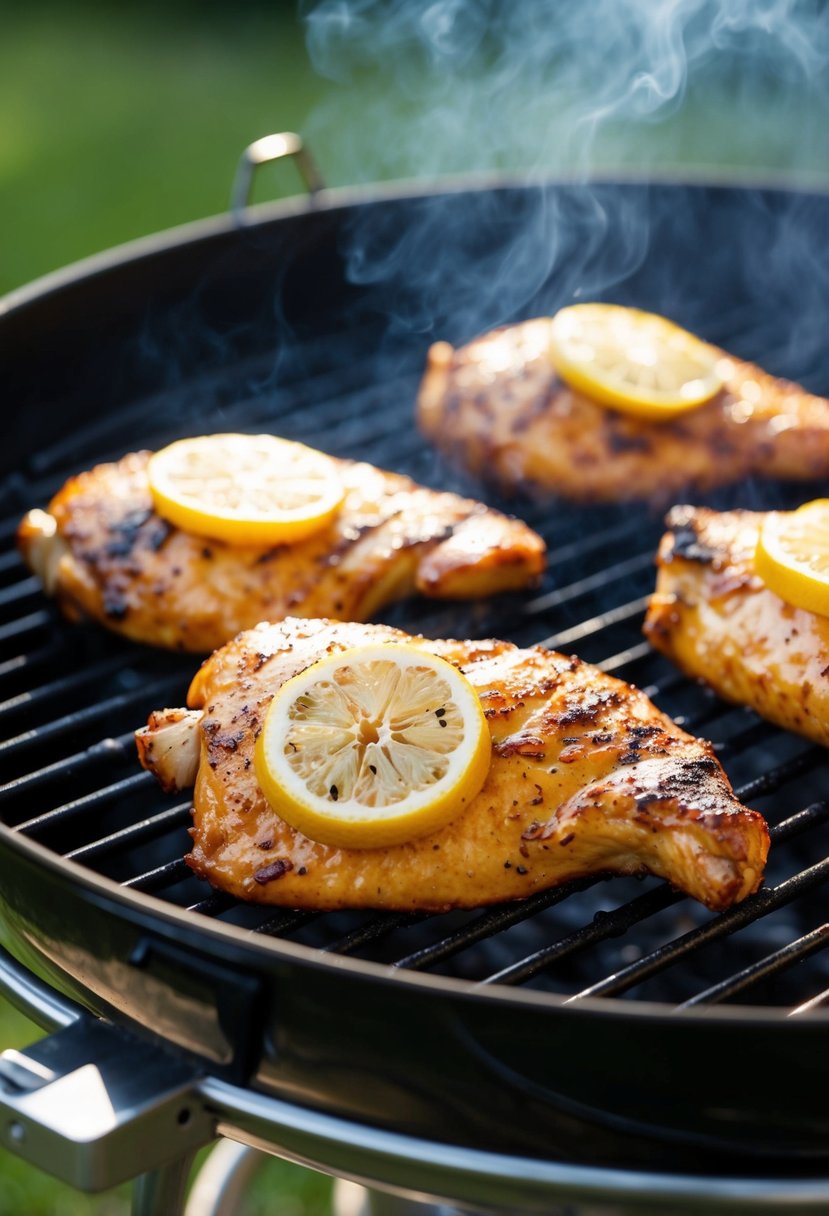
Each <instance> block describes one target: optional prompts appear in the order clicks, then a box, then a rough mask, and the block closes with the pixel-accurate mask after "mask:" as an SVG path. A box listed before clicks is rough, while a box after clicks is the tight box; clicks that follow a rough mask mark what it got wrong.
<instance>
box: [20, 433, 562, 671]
mask: <svg viewBox="0 0 829 1216" xmlns="http://www.w3.org/2000/svg"><path fill="white" fill-rule="evenodd" d="M294 446H299V445H294ZM165 450H166V449H165ZM150 455H151V454H150V453H149V452H137V453H134V454H131V455H128V456H124V457H123V459H121V460H119V461H116V462H115V463H112V464H102V465H98V466H97V467H96V468H94V469H92V470H90V471H89V472H86V473H81V474H80V475H79V476H77V477H73V478H71V479H70V480H69V481H68V482H67V483H66V485H65V486H64V487H63V489H61V490H60V491H59V493H58V494H57V495H56V496H55V497H54V498H53V499H52V501H51V503H50V504H49V507H48V511H42V510H34V511H30V512H29V514H28V515H27V516H26V517H25V519H24V520H23V522H22V524H21V526H20V529H19V532H18V542H19V545H20V549H21V551H22V553H23V556H24V558H25V560H26V561H27V562H28V564H29V565H30V567H31V568H32V569H33V570H34V571H35V572H36V573H37V574H38V575H39V576H40V578H41V580H42V582H43V585H44V588H45V590H46V591H47V592H48V593H49V594H51V595H54V596H55V597H56V598H57V600H58V602H59V604H60V606H61V608H62V610H63V611H64V613H65V614H66V615H67V616H69V617H70V618H73V619H79V618H81V617H89V618H92V619H94V620H97V621H99V622H100V623H101V624H103V625H105V626H107V628H109V629H112V630H114V631H115V632H117V633H120V634H124V635H125V636H127V637H129V638H132V639H134V640H136V641H140V642H147V643H150V644H151V645H156V646H165V647H171V648H175V649H179V650H189V651H195V652H200V653H204V652H207V651H210V650H212V649H214V648H215V647H216V646H220V645H221V644H222V642H224V641H226V640H227V639H228V638H230V637H232V636H233V635H234V634H236V633H238V632H239V630H241V629H245V628H249V627H250V626H252V625H254V624H256V623H257V622H258V621H261V620H280V619H281V618H282V617H284V616H286V615H287V614H288V613H291V614H293V615H295V616H335V617H339V618H341V619H348V620H364V619H367V618H368V617H371V616H372V615H373V614H374V613H376V612H378V611H379V610H380V609H381V608H382V607H383V606H384V605H386V604H388V603H390V602H393V601H395V600H398V599H402V598H404V597H406V596H408V595H410V594H412V593H415V592H416V593H418V594H421V595H425V596H432V597H438V598H447V599H467V598H474V597H478V596H486V595H491V594H493V593H496V592H501V591H508V590H513V589H517V588H523V587H527V586H531V585H533V584H534V583H535V582H536V581H537V579H538V578H539V576H540V574H541V572H542V570H543V568H544V564H545V547H544V542H543V541H542V540H541V538H540V537H539V536H538V535H537V534H536V533H535V532H533V531H532V530H531V529H530V528H528V527H527V526H526V524H524V523H522V522H520V521H519V520H517V519H513V518H511V517H509V516H506V515H502V514H500V513H499V512H497V511H493V510H490V509H489V508H488V507H486V506H484V505H483V504H482V503H480V502H475V501H473V500H471V499H466V498H461V497H459V496H458V495H456V494H449V493H440V492H438V491H435V490H430V489H427V488H425V487H423V486H419V485H417V484H416V483H415V482H413V481H411V480H410V479H409V478H408V477H404V476H401V475H399V474H396V473H388V472H384V471H383V470H381V469H377V468H375V467H374V466H373V465H370V464H365V463H358V462H352V461H346V460H335V459H334V458H329V457H322V456H321V454H319V455H320V457H321V459H324V460H325V461H326V462H327V463H328V464H329V465H330V467H331V470H332V473H333V475H334V476H335V477H336V478H337V479H338V480H339V482H340V483H341V488H342V501H341V505H340V506H339V509H338V510H337V511H336V513H334V514H333V517H332V518H331V519H330V521H329V522H328V523H325V522H323V524H322V526H321V527H320V528H319V529H318V530H317V531H315V532H314V533H313V534H312V535H310V536H307V537H305V538H302V539H299V540H291V541H290V542H289V543H265V542H263V541H261V540H260V541H258V542H256V543H246V544H237V543H232V542H230V541H227V540H219V539H213V538H211V537H206V536H203V535H199V534H197V533H196V532H192V531H185V530H184V529H183V528H182V527H179V526H177V525H176V524H175V523H172V522H171V521H170V520H169V519H168V518H165V517H164V516H162V515H160V514H159V513H158V511H157V510H156V508H155V505H154V499H153V497H152V495H151V492H150V483H149V479H148V462H149V460H150Z"/></svg>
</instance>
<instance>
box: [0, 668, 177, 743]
mask: <svg viewBox="0 0 829 1216" xmlns="http://www.w3.org/2000/svg"><path fill="white" fill-rule="evenodd" d="M177 683H178V680H175V679H173V678H172V677H168V678H167V679H164V680H157V681H155V682H154V683H153V684H148V685H144V686H143V687H142V688H138V689H134V690H132V691H130V692H126V693H119V694H118V695H117V696H114V697H109V698H107V700H105V701H99V702H98V703H97V704H95V705H89V706H85V707H84V708H83V709H77V710H74V711H73V712H72V713H71V714H65V715H63V716H62V717H60V718H56V719H54V721H52V722H49V723H47V724H46V725H45V726H39V727H37V729H35V730H28V731H25V732H24V733H23V734H21V735H16V736H15V737H14V738H13V739H8V740H6V741H5V742H4V743H0V754H3V753H5V754H9V753H12V752H15V751H17V750H18V749H20V748H24V747H30V746H32V745H33V744H37V745H41V746H44V747H45V746H46V745H47V744H51V743H53V742H54V741H55V740H56V739H58V738H59V737H61V736H62V735H66V734H69V733H71V732H73V731H76V730H78V728H79V727H81V726H93V725H96V724H98V723H101V724H103V723H106V722H107V721H108V720H109V719H111V718H112V717H113V715H115V714H116V713H118V712H119V711H120V710H123V709H126V708H127V707H129V706H133V705H135V704H136V702H139V701H140V702H142V703H143V702H144V701H145V700H146V699H149V698H153V697H156V696H162V695H163V694H164V691H165V689H172V688H173V687H175V685H176V684H177Z"/></svg>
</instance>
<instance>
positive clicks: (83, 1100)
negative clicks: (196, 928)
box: [0, 1016, 215, 1191]
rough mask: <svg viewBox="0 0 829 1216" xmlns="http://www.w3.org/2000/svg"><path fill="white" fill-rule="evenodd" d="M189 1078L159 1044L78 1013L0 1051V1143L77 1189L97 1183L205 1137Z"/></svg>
mask: <svg viewBox="0 0 829 1216" xmlns="http://www.w3.org/2000/svg"><path fill="white" fill-rule="evenodd" d="M199 1079H200V1078H199V1075H198V1074H197V1073H196V1072H195V1070H192V1069H191V1068H190V1067H189V1066H188V1065H187V1064H185V1063H183V1062H182V1061H181V1060H180V1059H177V1058H176V1057H175V1056H172V1055H170V1054H168V1053H167V1052H165V1051H164V1050H163V1049H161V1048H159V1047H155V1046H153V1045H152V1044H149V1043H146V1042H144V1041H142V1040H140V1039H137V1038H135V1037H134V1036H132V1035H130V1034H128V1033H127V1032H125V1031H123V1030H121V1029H119V1028H116V1027H114V1026H112V1025H110V1024H109V1023H107V1022H102V1021H98V1020H96V1019H94V1018H92V1017H89V1016H84V1017H81V1018H79V1020H78V1021H77V1022H75V1023H74V1024H73V1025H71V1026H69V1027H68V1028H66V1029H64V1030H59V1031H57V1032H56V1033H55V1034H52V1035H49V1036H48V1037H47V1038H44V1039H41V1040H40V1041H39V1042H37V1043H35V1044H33V1045H32V1046H31V1047H28V1048H26V1050H25V1051H14V1050H11V1051H4V1052H3V1053H2V1055H0V1120H2V1127H1V1129H0V1130H1V1132H2V1134H0V1143H2V1144H3V1145H4V1146H5V1147H6V1148H8V1149H10V1150H11V1151H12V1152H13V1153H16V1154H17V1155H18V1156H20V1157H23V1158H24V1159H25V1160H26V1161H28V1162H29V1163H30V1164H31V1165H34V1166H36V1167H37V1168H39V1169H42V1170H45V1171H46V1172H47V1173H50V1174H53V1175H54V1176H55V1177H57V1178H60V1179H61V1180H62V1181H63V1182H67V1183H69V1184H70V1185H71V1186H74V1187H77V1188H78V1189H80V1190H84V1191H101V1190H106V1189H108V1188H109V1187H113V1186H117V1185H118V1184H119V1183H121V1182H125V1181H127V1180H129V1179H131V1178H134V1177H136V1176H137V1175H139V1174H143V1173H145V1172H146V1171H147V1170H152V1169H156V1168H158V1167H159V1166H161V1165H164V1164H166V1163H168V1162H171V1161H174V1160H177V1159H180V1158H182V1157H183V1156H185V1155H187V1154H189V1153H191V1152H193V1151H195V1150H196V1149H197V1148H200V1147H201V1146H202V1145H205V1144H207V1143H209V1142H210V1141H211V1140H212V1139H214V1137H215V1126H214V1120H213V1118H212V1116H211V1115H210V1114H209V1113H208V1111H207V1110H206V1109H205V1107H204V1104H203V1102H202V1100H201V1098H200V1097H199V1095H198V1089H197V1085H198V1081H199Z"/></svg>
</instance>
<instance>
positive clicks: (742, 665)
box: [645, 506, 829, 745]
mask: <svg viewBox="0 0 829 1216" xmlns="http://www.w3.org/2000/svg"><path fill="white" fill-rule="evenodd" d="M762 518H763V516H762V514H760V513H759V512H754V511H726V512H717V511H713V510H710V509H708V508H704V507H691V506H678V507H674V508H673V510H671V511H670V513H669V514H668V517H667V520H666V523H667V529H668V530H667V532H666V533H665V535H664V536H663V537H662V541H661V543H660V546H659V555H658V559H657V561H658V575H657V581H656V590H655V593H654V594H653V596H652V597H651V599H650V603H649V606H648V611H647V614H646V617H645V633H646V635H647V637H648V638H649V640H650V642H651V644H652V645H653V646H655V647H656V649H657V650H661V651H662V652H663V654H666V655H667V656H668V657H669V658H670V659H672V660H673V661H674V662H675V663H676V664H677V666H678V667H680V668H681V670H682V671H684V672H685V673H686V674H687V675H690V676H695V677H697V678H700V679H703V680H705V681H706V682H707V683H708V684H709V685H710V686H711V687H712V688H713V689H714V690H715V691H716V692H718V693H719V694H720V695H721V696H722V697H725V698H726V699H727V700H730V701H736V702H739V703H743V704H746V705H750V706H751V707H752V708H753V709H755V710H757V712H758V713H759V714H761V715H762V716H763V717H765V718H768V719H769V720H770V721H771V722H775V723H776V724H777V725H778V726H782V727H784V728H785V729H786V730H792V731H796V732H797V733H799V734H802V735H806V736H807V738H810V739H814V740H815V741H816V742H817V743H822V744H824V745H828V744H829V619H827V618H825V617H820V616H817V615H816V614H815V613H812V612H807V611H806V610H805V609H803V608H795V607H793V606H792V605H791V604H787V603H785V601H783V600H782V599H780V597H779V596H777V595H775V594H774V592H773V591H770V590H769V589H768V588H767V587H766V585H765V584H764V583H763V581H762V579H760V578H759V577H758V576H757V575H756V574H755V572H754V550H755V548H756V545H757V536H758V533H759V530H760V524H761V521H762Z"/></svg>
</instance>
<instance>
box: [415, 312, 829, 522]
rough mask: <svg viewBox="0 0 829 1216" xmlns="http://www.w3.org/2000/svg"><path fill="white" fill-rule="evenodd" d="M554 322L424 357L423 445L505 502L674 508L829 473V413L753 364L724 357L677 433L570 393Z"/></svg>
mask: <svg viewBox="0 0 829 1216" xmlns="http://www.w3.org/2000/svg"><path fill="white" fill-rule="evenodd" d="M549 324H550V322H549V319H547V318H539V319H536V320H532V321H525V322H523V323H522V324H520V325H514V326H511V327H508V328H504V329H497V330H494V331H493V332H491V333H488V334H485V335H484V336H483V337H480V338H476V339H475V341H473V342H470V343H469V344H468V345H467V346H463V347H461V348H459V349H457V350H455V349H453V348H452V347H451V346H450V345H449V344H448V343H447V342H438V343H435V345H433V346H432V348H431V350H430V352H429V359H428V365H427V368H426V372H425V375H424V377H423V381H422V383H421V387H420V392H419V395H418V405H417V410H418V420H419V424H420V428H421V430H422V431H423V433H424V434H425V435H426V436H427V437H428V438H429V439H430V440H431V441H432V442H433V443H434V444H435V445H436V446H437V447H438V448H439V449H441V450H442V451H443V452H444V453H445V454H446V455H447V456H449V458H450V459H453V460H454V461H455V462H456V463H458V464H459V465H461V466H463V467H465V468H466V469H469V470H470V471H471V472H472V473H474V474H476V475H477V476H480V477H483V478H486V479H488V480H490V481H492V482H494V483H496V484H498V485H499V486H500V487H501V488H502V489H504V490H507V491H521V492H526V493H529V494H531V495H532V496H534V497H536V498H542V499H543V498H547V497H554V496H558V497H561V498H566V499H572V500H574V501H579V502H595V503H599V502H622V501H626V500H650V501H654V502H668V501H670V500H671V499H674V500H675V499H676V497H677V496H678V495H680V494H681V492H682V491H683V490H690V489H694V490H697V491H700V490H708V489H711V488H712V487H714V486H719V485H725V484H728V483H731V482H735V481H739V480H740V479H741V478H743V477H747V476H749V475H754V476H763V477H774V478H783V479H787V478H791V479H795V480H808V479H810V478H816V477H824V476H826V475H827V473H829V401H827V400H825V399H824V398H822V397H815V396H812V395H811V394H809V393H807V392H806V391H805V390H804V389H802V388H800V387H799V386H798V385H796V384H792V383H790V382H788V381H785V380H778V379H775V378H774V377H773V376H770V375H768V374H767V373H766V372H764V371H761V370H760V368H758V367H755V366H754V365H753V364H751V363H743V362H741V361H740V360H738V359H732V358H731V357H730V356H729V355H727V354H726V353H725V352H723V351H715V353H716V354H717V355H718V356H719V367H718V370H719V372H720V375H721V378H722V379H723V382H724V385H725V387H724V388H723V390H722V391H721V392H720V393H719V394H718V395H717V396H716V397H715V398H714V399H713V400H712V401H710V402H708V403H707V404H706V405H704V406H701V407H700V408H699V409H694V410H691V411H689V412H688V413H686V414H684V415H683V416H682V417H680V418H677V419H676V420H674V421H672V422H647V421H643V420H640V419H637V418H632V417H626V416H624V415H623V414H621V413H618V412H616V411H614V410H611V409H607V408H605V407H604V406H601V405H597V404H596V403H595V402H593V401H591V400H590V399H589V398H587V397H585V396H584V395H583V394H581V393H579V392H576V391H575V390H573V389H571V388H569V387H568V386H567V385H566V384H564V383H563V382H562V381H561V380H560V379H559V378H558V376H557V375H556V373H555V371H554V370H553V368H552V365H551V363H550V358H549V354H548V333H549Z"/></svg>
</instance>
